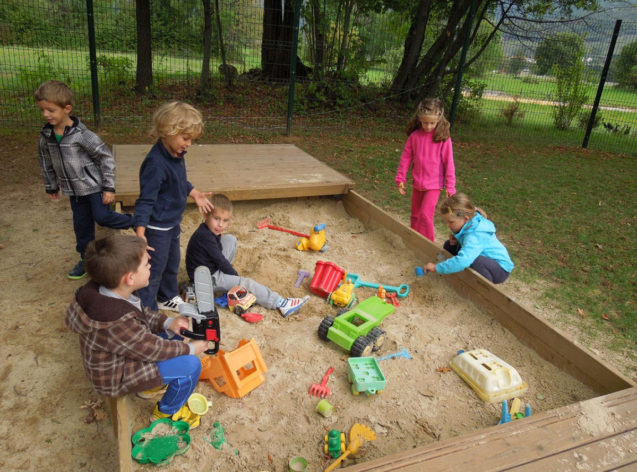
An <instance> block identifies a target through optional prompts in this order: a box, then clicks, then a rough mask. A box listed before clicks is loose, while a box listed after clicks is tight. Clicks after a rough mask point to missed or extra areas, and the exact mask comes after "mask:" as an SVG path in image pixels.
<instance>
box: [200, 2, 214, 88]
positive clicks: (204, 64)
mask: <svg viewBox="0 0 637 472" xmlns="http://www.w3.org/2000/svg"><path fill="white" fill-rule="evenodd" d="M202 3H203V14H204V19H203V58H202V60H201V83H200V84H199V93H200V94H201V95H206V94H207V93H208V89H209V88H210V55H211V50H212V11H211V9H210V0H202Z"/></svg>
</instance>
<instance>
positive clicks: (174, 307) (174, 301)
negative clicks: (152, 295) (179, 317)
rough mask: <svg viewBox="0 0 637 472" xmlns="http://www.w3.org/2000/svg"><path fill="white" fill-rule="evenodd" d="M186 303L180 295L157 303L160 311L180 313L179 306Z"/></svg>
mask: <svg viewBox="0 0 637 472" xmlns="http://www.w3.org/2000/svg"><path fill="white" fill-rule="evenodd" d="M182 303H184V301H183V300H182V299H181V297H180V296H179V295H175V296H174V297H172V298H171V299H170V300H164V301H163V302H157V306H158V307H159V309H160V310H170V311H176V312H177V313H179V305H181V304H182Z"/></svg>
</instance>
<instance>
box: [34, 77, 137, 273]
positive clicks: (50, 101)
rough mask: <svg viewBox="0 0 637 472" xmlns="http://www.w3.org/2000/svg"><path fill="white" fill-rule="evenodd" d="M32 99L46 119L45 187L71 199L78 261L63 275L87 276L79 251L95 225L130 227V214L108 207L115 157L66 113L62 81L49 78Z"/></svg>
mask: <svg viewBox="0 0 637 472" xmlns="http://www.w3.org/2000/svg"><path fill="white" fill-rule="evenodd" d="M34 97H35V100H36V101H37V103H38V107H39V108H40V111H41V112H42V116H43V117H44V119H45V120H46V121H47V123H46V124H45V125H44V126H43V127H42V131H41V132H40V139H39V159H40V167H41V170H42V178H43V179H44V188H45V190H46V193H48V194H49V195H50V197H51V200H57V199H58V198H59V192H60V190H61V191H62V194H63V195H66V196H68V197H69V198H70V201H71V209H72V211H73V230H74V231H75V241H76V247H75V249H76V250H77V252H79V253H80V261H79V262H78V263H77V265H76V266H75V267H74V268H73V270H71V272H69V273H68V277H69V278H70V279H81V278H82V277H84V276H85V275H86V271H85V270H84V251H85V250H86V246H87V245H88V243H90V242H91V241H92V240H93V239H95V223H97V224H99V225H100V226H105V227H108V228H115V229H126V228H130V227H132V226H133V215H127V214H121V213H117V212H114V211H111V209H110V208H109V205H110V204H111V203H113V201H114V200H115V159H114V158H113V155H112V154H111V151H110V150H109V149H108V147H107V146H106V144H104V142H103V141H102V140H101V139H100V138H99V136H97V135H96V134H95V133H93V132H91V131H90V130H89V129H88V128H87V127H86V126H85V125H84V124H83V123H82V122H81V121H80V120H79V119H78V118H76V117H74V116H71V112H72V111H73V92H72V91H71V89H70V88H69V87H68V86H67V85H66V84H65V83H63V82H60V81H58V80H49V81H48V82H45V83H43V84H42V85H40V87H39V88H38V89H37V90H36V92H35V94H34Z"/></svg>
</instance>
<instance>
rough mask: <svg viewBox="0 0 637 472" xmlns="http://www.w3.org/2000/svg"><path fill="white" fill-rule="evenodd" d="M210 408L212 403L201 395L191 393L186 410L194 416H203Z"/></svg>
mask: <svg viewBox="0 0 637 472" xmlns="http://www.w3.org/2000/svg"><path fill="white" fill-rule="evenodd" d="M211 406H212V402H210V401H208V399H207V398H206V397H204V396H203V395H202V394H201V393H193V394H192V395H190V397H189V398H188V408H190V411H192V412H193V413H194V414H196V415H199V416H203V415H205V414H206V413H208V409H209V408H210V407H211Z"/></svg>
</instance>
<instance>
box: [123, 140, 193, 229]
mask: <svg viewBox="0 0 637 472" xmlns="http://www.w3.org/2000/svg"><path fill="white" fill-rule="evenodd" d="M185 154H186V153H185V152H184V153H183V154H182V155H181V156H179V157H173V156H172V155H171V154H170V152H168V150H167V149H166V148H165V147H164V145H163V144H162V142H161V140H158V141H157V142H156V143H155V145H154V146H153V147H152V149H151V150H150V152H149V153H148V155H147V156H146V158H145V159H144V162H142V165H141V167H140V169H139V198H138V199H137V201H136V202H135V226H136V227H137V226H144V227H147V226H149V225H150V226H157V227H159V228H171V227H173V226H177V225H178V224H179V223H180V222H181V217H182V215H183V213H184V210H185V209H186V200H187V199H188V195H189V194H190V192H191V191H192V189H193V186H192V184H191V183H190V182H188V177H187V176H186V164H185V163H184V155H185Z"/></svg>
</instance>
